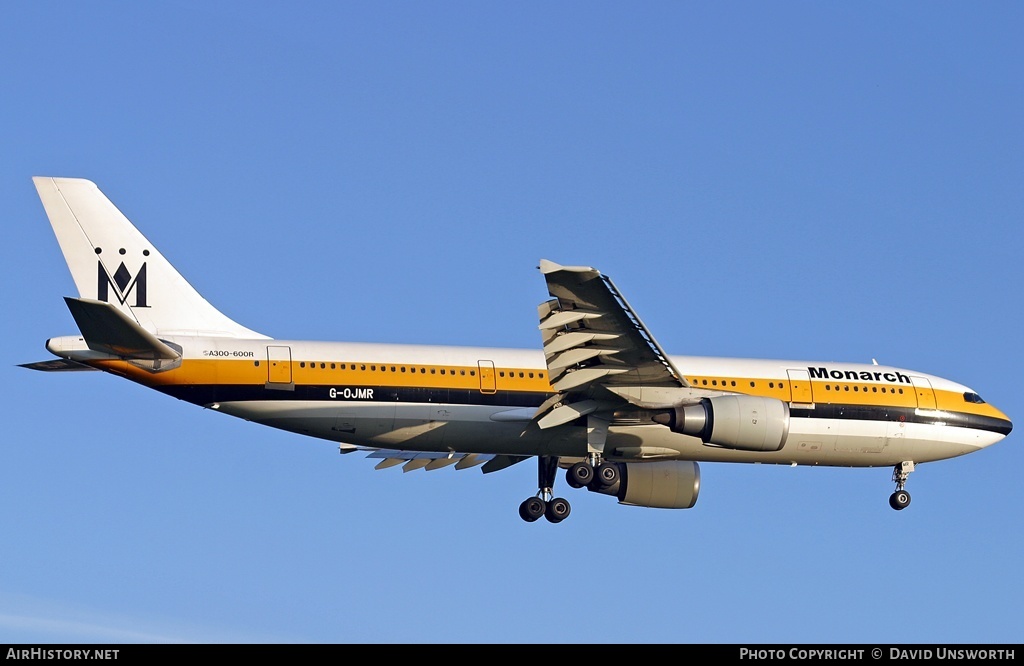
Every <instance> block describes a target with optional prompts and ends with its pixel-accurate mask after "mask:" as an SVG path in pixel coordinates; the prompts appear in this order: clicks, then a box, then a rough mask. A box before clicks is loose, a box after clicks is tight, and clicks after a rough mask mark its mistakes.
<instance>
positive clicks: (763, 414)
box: [653, 395, 789, 451]
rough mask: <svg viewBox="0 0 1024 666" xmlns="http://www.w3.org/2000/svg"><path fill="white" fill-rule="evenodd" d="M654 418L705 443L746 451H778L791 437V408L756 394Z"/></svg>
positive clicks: (719, 399) (682, 407) (717, 399)
mask: <svg viewBox="0 0 1024 666" xmlns="http://www.w3.org/2000/svg"><path fill="white" fill-rule="evenodd" d="M653 419H654V421H655V422H656V423H660V424H662V425H664V426H668V427H669V428H670V429H671V430H672V431H673V432H678V433H681V434H683V435H690V436H692V437H698V438H700V440H701V441H702V442H704V443H705V444H710V445H713V446H721V447H724V448H727V449H739V450H742V451H778V450H780V449H781V448H782V447H783V445H785V443H786V438H787V437H788V436H789V405H788V404H787V403H785V402H782V401H781V400H777V399H775V398H763V397H759V396H753V395H723V396H716V397H714V398H704V399H702V400H701V401H700V402H699V403H693V404H688V405H677V406H675V407H674V408H672V409H671V410H668V411H665V412H662V413H660V414H656V415H655V416H654V417H653Z"/></svg>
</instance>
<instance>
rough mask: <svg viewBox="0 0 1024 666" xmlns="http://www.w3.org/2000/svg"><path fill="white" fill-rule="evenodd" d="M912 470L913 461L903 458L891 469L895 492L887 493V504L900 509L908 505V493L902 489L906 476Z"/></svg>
mask: <svg viewBox="0 0 1024 666" xmlns="http://www.w3.org/2000/svg"><path fill="white" fill-rule="evenodd" d="M913 471H914V463H913V461H910V460H905V461H903V462H901V463H900V464H898V465H896V466H895V467H893V469H892V480H893V483H895V484H896V492H894V493H893V494H892V495H889V506H891V507H892V508H894V509H896V510H897V511H902V510H903V509H906V508H907V506H909V505H910V493H908V492H907V491H906V490H904V489H903V486H905V485H906V483H907V477H908V476H910V473H911V472H913Z"/></svg>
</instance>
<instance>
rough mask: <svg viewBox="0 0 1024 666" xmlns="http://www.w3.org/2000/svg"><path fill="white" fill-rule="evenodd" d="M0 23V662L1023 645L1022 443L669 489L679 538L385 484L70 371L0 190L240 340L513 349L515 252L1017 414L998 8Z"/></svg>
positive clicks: (780, 470) (406, 9)
mask: <svg viewBox="0 0 1024 666" xmlns="http://www.w3.org/2000/svg"><path fill="white" fill-rule="evenodd" d="M4 18H5V20H4V21H3V22H2V24H0V62H2V63H3V66H2V68H0V110H2V119H3V122H2V123H0V152H2V155H3V159H0V198H2V199H0V200H2V201H3V205H4V219H5V224H4V227H3V228H4V229H5V230H6V231H7V233H9V234H11V235H12V237H11V238H9V239H8V242H6V243H4V244H3V248H2V252H3V260H2V266H3V271H4V283H5V284H6V285H7V288H6V289H5V294H6V296H5V304H6V308H5V310H6V312H7V313H8V314H7V317H6V320H5V322H6V323H5V325H4V326H3V327H2V329H0V335H2V336H3V337H2V339H3V348H4V350H5V354H6V360H7V362H6V363H5V364H3V366H2V367H0V373H3V374H2V378H3V379H2V382H0V391H2V397H3V400H2V405H3V410H4V411H3V414H4V422H5V428H4V432H5V434H4V437H3V445H2V446H0V479H2V483H0V529H2V532H3V535H4V536H3V539H0V562H2V566H0V641H3V642H30V643H34V642H42V643H63V642H100V643H103V642H115V643H121V642H188V643H195V642H247V643H248V642H274V643H278V642H282V643H354V642H369V643H398V642H402V643H407V642H409V643H465V642H470V643H496V642H502V643H505V642H512V643H532V642H545V643H562V642H565V643H609V642H615V643H651V642H656V643H741V644H742V643H762V642H764V643H784V642H855V643H870V642H883V643H884V642H888V643H911V642H915V643H916V642H943V643H977V642H997V643H1020V642H1021V641H1022V639H1024V630H1022V628H1021V624H1020V621H1019V620H1020V616H1021V599H1022V598H1024V583H1022V577H1021V576H1020V573H1019V572H1020V562H1021V561H1024V542H1022V532H1021V529H1020V524H1021V506H1022V501H1024V486H1022V484H1021V483H1020V474H1019V470H1020V469H1021V468H1022V467H1024V454H1022V450H1021V445H1020V444H1019V442H1018V441H1017V440H1018V438H1019V435H1018V433H1017V432H1014V433H1013V434H1012V435H1011V436H1010V437H1009V438H1008V439H1007V440H1005V441H1004V442H1002V443H1000V444H998V445H996V446H994V447H992V448H989V449H986V450H984V451H982V452H979V453H976V454H972V455H970V456H966V457H964V458H959V459H955V460H948V461H943V462H938V463H933V464H926V465H921V466H919V467H918V469H917V471H916V472H915V473H914V474H912V475H911V477H910V481H909V484H908V490H910V492H911V493H912V495H913V498H914V501H913V504H912V505H911V506H910V507H909V508H908V509H907V510H906V511H902V512H899V513H897V512H894V511H892V510H891V509H890V508H889V506H888V503H887V499H888V496H889V494H890V493H891V492H892V484H891V482H890V475H891V470H890V469H889V468H877V469H813V468H803V467H799V468H789V467H770V466H753V465H750V466H748V465H723V464H717V465H716V464H706V465H702V467H701V472H702V487H701V494H700V498H699V501H698V502H697V505H696V506H695V507H694V508H692V509H690V510H685V511H663V510H655V509H638V508H634V507H624V506H619V505H617V504H616V503H615V501H614V500H613V499H612V498H610V497H606V496H601V495H594V494H590V493H585V492H582V491H571V490H567V489H566V487H565V486H564V480H563V479H562V477H561V475H560V476H559V483H561V484H563V485H562V488H563V490H566V497H567V498H569V499H570V501H571V502H572V503H573V513H572V515H571V516H570V518H569V519H568V520H566V521H565V522H564V523H561V524H559V525H550V524H548V523H546V522H544V521H540V522H538V523H533V524H526V523H524V522H522V521H521V520H520V519H519V517H518V514H517V508H518V505H519V503H520V502H521V501H522V500H523V499H525V498H526V497H527V496H529V495H531V494H532V493H533V491H534V490H535V484H536V467H535V465H533V464H532V463H524V464H521V465H518V466H515V467H512V468H510V469H507V470H504V471H502V472H498V473H495V474H489V475H483V474H480V472H479V468H477V469H474V470H469V471H455V470H454V469H453V468H447V469H444V470H439V471H436V472H430V473H427V472H423V471H419V472H414V473H408V474H403V473H402V472H401V471H400V468H392V469H390V470H385V471H375V470H374V469H373V465H374V461H372V460H366V459H364V458H362V457H361V456H359V455H352V456H344V457H342V456H339V455H338V453H337V450H336V448H335V447H334V446H333V445H331V444H330V443H327V442H322V441H319V440H306V439H303V438H301V437H299V436H298V435H292V434H289V433H285V432H280V431H275V430H271V429H266V428H261V427H259V426H256V425H253V424H250V423H247V422H244V421H239V420H235V419H231V418H230V417H227V416H224V415H221V414H216V413H212V412H209V411H204V410H201V409H198V408H196V407H194V406H191V405H188V404H185V403H182V402H178V401H176V400H174V399H172V398H169V397H166V396H163V395H160V394H158V393H155V392H150V391H147V390H146V389H143V388H142V387H139V386H136V385H134V384H130V383H127V382H124V381H121V380H118V379H117V378H115V377H112V376H108V375H102V374H100V373H80V374H64V375H56V374H45V373H36V372H31V371H29V370H25V369H23V368H19V367H17V364H19V363H26V362H32V361H37V360H43V359H46V358H48V357H49V355H48V353H47V352H46V351H45V350H44V348H43V343H44V341H45V339H46V338H48V337H51V336H56V335H66V334H72V333H76V328H75V324H74V321H73V320H72V318H71V316H70V314H69V312H68V311H67V308H66V307H65V305H64V304H63V302H62V300H61V299H62V297H63V296H73V295H77V294H76V292H75V290H74V285H73V283H72V281H71V278H70V274H69V273H68V271H67V269H66V266H65V264H64V261H63V258H62V256H61V254H60V251H59V248H58V246H57V243H56V241H55V238H54V236H53V233H52V231H51V230H50V227H49V224H48V223H47V221H46V218H45V215H44V213H43V210H42V206H41V205H40V203H39V200H38V197H37V196H36V193H35V190H34V188H33V186H32V182H31V177H32V176H35V175H48V176H71V177H82V178H88V179H91V180H93V181H95V182H96V183H97V184H98V185H99V186H100V188H101V189H102V190H103V191H104V192H105V193H106V194H107V195H108V196H110V197H111V199H112V200H113V201H114V202H115V203H116V204H117V205H118V206H119V207H120V209H121V210H122V211H123V212H124V213H125V214H126V215H127V216H128V217H129V218H130V219H132V220H133V221H134V222H135V223H136V224H137V226H138V227H139V228H140V229H141V230H142V232H143V233H144V234H145V235H146V236H147V237H148V238H149V239H150V240H151V241H153V242H154V244H155V245H157V246H158V247H159V248H160V249H161V251H162V252H163V254H164V255H165V256H167V257H168V258H169V259H170V260H171V261H172V263H174V264H175V265H176V266H177V267H178V269H179V270H180V271H181V272H182V273H183V274H184V275H185V276H186V277H187V278H188V279H189V281H190V282H191V283H192V284H193V285H194V286H195V287H196V288H197V289H198V290H199V291H200V292H201V293H202V294H203V295H204V296H205V297H206V298H207V299H208V300H210V301H211V302H212V303H213V304H214V305H216V306H218V307H219V308H220V309H221V310H222V311H224V312H225V313H226V314H228V315H229V316H231V317H232V318H234V319H236V320H237V321H239V322H241V323H243V324H244V325H246V326H249V327H250V328H253V329H255V330H258V331H260V332H262V333H266V334H268V335H271V336H274V337H281V338H311V339H323V340H352V341H384V342H403V343H404V342H410V343H434V344H456V345H482V346H502V347H523V348H536V347H538V346H539V344H540V339H539V334H538V332H537V329H536V309H535V308H536V305H537V304H538V303H539V302H541V301H542V300H545V299H546V298H547V294H546V290H545V288H544V282H543V278H542V277H541V276H540V274H539V273H538V271H537V270H536V266H537V263H538V261H539V259H541V258H547V259H551V260H554V261H557V262H559V263H564V264H587V265H592V266H596V267H598V268H600V269H601V270H603V271H604V272H605V273H607V274H609V275H610V276H611V277H612V278H613V279H614V280H615V282H616V285H617V286H618V287H619V288H620V289H621V290H622V291H623V292H624V294H625V295H626V296H627V298H628V299H629V301H630V303H631V304H632V305H633V307H634V308H635V309H636V310H637V312H638V313H639V314H640V316H641V317H642V318H643V319H644V321H645V323H646V324H647V325H648V327H649V328H650V329H651V330H652V331H653V333H654V334H655V336H656V337H657V338H658V340H659V342H660V343H661V345H662V346H663V347H665V348H666V350H668V351H669V352H670V353H673V354H694V355H721V356H743V357H746V356H750V357H764V358H785V359H809V360H819V361H855V362H870V360H871V359H872V358H876V359H878V361H879V362H880V363H884V364H891V365H896V366H899V367H904V368H911V369H915V370H919V371H922V372H927V373H931V374H936V375H940V376H943V377H947V378H949V379H953V380H955V381H959V382H962V383H964V384H967V385H968V386H971V387H972V388H974V389H975V390H976V391H978V392H979V393H980V394H981V395H982V396H983V397H985V398H986V399H987V400H988V401H989V402H992V403H993V404H995V405H997V406H998V407H1000V408H1001V409H1002V410H1003V411H1004V412H1006V413H1007V414H1008V415H1009V416H1010V417H1011V418H1015V419H1018V420H1019V419H1021V418H1024V399H1022V397H1021V391H1020V389H1019V385H1018V380H1019V378H1020V377H1021V374H1022V371H1024V368H1022V359H1021V352H1020V345H1019V335H1018V331H1019V330H1020V328H1021V314H1020V309H1021V307H1020V296H1019V288H1020V285H1021V284H1022V278H1024V262H1022V261H1021V256H1022V251H1024V242H1022V241H1024V235H1022V232H1021V227H1020V223H1021V220H1022V217H1024V188H1022V187H1021V183H1022V182H1024V129H1022V127H1024V125H1022V122H1021V119H1022V118H1024V42H1022V41H1021V39H1020V33H1021V29H1022V27H1024V9H1022V7H1021V5H1020V4H1019V3H1011V2H988V3H981V4H977V3H975V4H968V3H953V2H938V3H935V2H929V3H920V2H903V3H882V2H859V3H814V2H777V3H759V2H724V3H693V2H647V3H642V4H639V5H635V4H628V3H608V2H551V3H540V2H526V3H508V2H487V3H479V2H477V3H474V2H432V3H410V2H383V3H349V2H344V3H320V2H310V3H302V4H300V5H295V4H294V3H265V2H264V3H238V2H220V3H196V2H184V3H173V4H166V3H163V4H161V3H129V2H91V3H70V2H38V3H14V4H11V5H9V6H8V7H6V8H5V12H4Z"/></svg>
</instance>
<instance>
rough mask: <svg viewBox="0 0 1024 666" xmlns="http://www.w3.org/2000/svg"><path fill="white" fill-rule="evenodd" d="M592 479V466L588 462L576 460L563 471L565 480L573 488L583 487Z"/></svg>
mask: <svg viewBox="0 0 1024 666" xmlns="http://www.w3.org/2000/svg"><path fill="white" fill-rule="evenodd" d="M593 480H594V466H593V465H591V464H590V463H589V462H578V463H576V464H575V465H573V466H572V467H570V468H569V469H568V470H567V471H566V473H565V481H566V483H568V484H569V485H570V486H572V487H573V488H583V487H585V486H587V485H589V484H590V482H591V481H593Z"/></svg>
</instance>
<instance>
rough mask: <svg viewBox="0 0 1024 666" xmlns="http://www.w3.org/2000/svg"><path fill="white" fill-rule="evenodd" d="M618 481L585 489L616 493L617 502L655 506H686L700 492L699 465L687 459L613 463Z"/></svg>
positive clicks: (678, 507)
mask: <svg viewBox="0 0 1024 666" xmlns="http://www.w3.org/2000/svg"><path fill="white" fill-rule="evenodd" d="M614 464H615V465H616V466H617V467H618V468H619V480H618V482H617V483H615V484H614V485H612V486H606V487H603V488H602V487H600V486H598V485H595V484H591V485H590V486H587V488H588V489H589V490H591V491H593V492H596V493H602V494H604V495H615V496H616V497H618V498H619V503H620V504H630V505H632V506H646V507H652V508H655V509H689V508H690V507H692V506H693V505H694V504H696V503H697V495H698V493H699V492H700V467H699V466H698V465H697V463H695V462H690V461H688V460H685V461H684V460H659V461H656V462H646V463H614Z"/></svg>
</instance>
